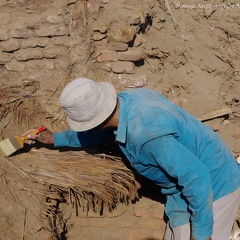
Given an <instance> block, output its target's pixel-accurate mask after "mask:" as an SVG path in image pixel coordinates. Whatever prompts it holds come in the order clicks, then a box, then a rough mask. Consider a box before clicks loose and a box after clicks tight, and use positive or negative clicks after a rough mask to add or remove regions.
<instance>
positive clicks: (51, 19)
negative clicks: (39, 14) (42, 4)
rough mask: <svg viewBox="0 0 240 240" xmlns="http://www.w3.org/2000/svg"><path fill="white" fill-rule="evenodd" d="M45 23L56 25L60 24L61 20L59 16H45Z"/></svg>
mask: <svg viewBox="0 0 240 240" xmlns="http://www.w3.org/2000/svg"><path fill="white" fill-rule="evenodd" d="M47 22H49V23H53V24H57V23H62V22H63V18H62V17H60V16H47Z"/></svg>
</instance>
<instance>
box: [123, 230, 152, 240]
mask: <svg viewBox="0 0 240 240" xmlns="http://www.w3.org/2000/svg"><path fill="white" fill-rule="evenodd" d="M153 234H154V232H153V231H152V230H150V229H139V228H132V229H129V228H127V229H124V238H123V239H127V240H136V239H138V240H145V239H154V238H153ZM154 240H155V239H154Z"/></svg>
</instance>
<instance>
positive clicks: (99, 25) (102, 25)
mask: <svg viewBox="0 0 240 240" xmlns="http://www.w3.org/2000/svg"><path fill="white" fill-rule="evenodd" d="M108 29H109V24H108V23H106V22H105V21H103V20H99V21H97V22H96V23H94V25H93V31H96V32H100V33H106V32H107V30H108Z"/></svg>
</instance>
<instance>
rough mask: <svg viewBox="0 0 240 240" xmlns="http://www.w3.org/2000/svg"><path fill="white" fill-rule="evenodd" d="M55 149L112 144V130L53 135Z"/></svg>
mask: <svg viewBox="0 0 240 240" xmlns="http://www.w3.org/2000/svg"><path fill="white" fill-rule="evenodd" d="M53 139H54V146H55V147H91V146H97V145H101V144H104V143H108V142H112V141H114V139H115V136H114V132H113V130H112V129H111V130H89V131H85V132H75V131H72V130H70V129H69V130H66V131H63V132H59V133H54V134H53Z"/></svg>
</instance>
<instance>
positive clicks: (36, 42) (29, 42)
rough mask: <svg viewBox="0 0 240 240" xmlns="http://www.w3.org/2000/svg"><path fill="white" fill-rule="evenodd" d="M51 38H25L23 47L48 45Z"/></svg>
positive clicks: (22, 43)
mask: <svg viewBox="0 0 240 240" xmlns="http://www.w3.org/2000/svg"><path fill="white" fill-rule="evenodd" d="M48 42H49V40H48V39H47V38H29V39H24V40H22V42H21V47H22V48H36V47H41V48H43V47H46V46H47V44H48Z"/></svg>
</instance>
